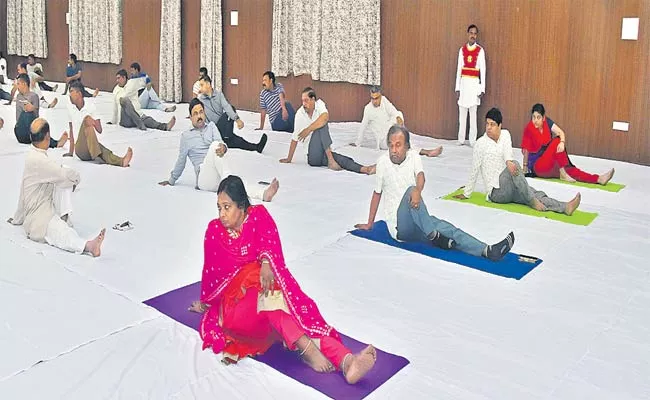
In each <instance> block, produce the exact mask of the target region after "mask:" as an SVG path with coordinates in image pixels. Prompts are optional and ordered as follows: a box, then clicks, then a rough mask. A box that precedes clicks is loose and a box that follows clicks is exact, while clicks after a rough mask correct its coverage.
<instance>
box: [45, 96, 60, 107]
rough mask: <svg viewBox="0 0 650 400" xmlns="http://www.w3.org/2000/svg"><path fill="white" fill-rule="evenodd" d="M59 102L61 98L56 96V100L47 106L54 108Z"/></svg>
mask: <svg viewBox="0 0 650 400" xmlns="http://www.w3.org/2000/svg"><path fill="white" fill-rule="evenodd" d="M58 102H59V99H57V98H54V101H53V102H51V103H50V105H49V106H47V108H54V107H56V104H57V103H58Z"/></svg>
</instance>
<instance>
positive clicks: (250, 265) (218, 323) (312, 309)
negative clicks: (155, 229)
mask: <svg viewBox="0 0 650 400" xmlns="http://www.w3.org/2000/svg"><path fill="white" fill-rule="evenodd" d="M204 257H205V258H204V265H203V276H202V280H201V302H202V303H204V304H207V305H209V308H208V310H207V311H206V312H205V314H204V316H203V319H202V321H201V326H200V329H199V333H200V335H201V338H202V339H203V348H204V349H206V348H208V347H211V348H212V350H213V351H214V352H215V353H220V352H222V351H223V352H224V353H225V354H232V355H236V356H238V357H240V358H241V357H245V356H248V355H257V354H261V353H264V352H265V351H266V350H268V348H269V347H270V346H271V345H272V344H273V343H274V342H275V341H277V340H278V339H281V338H280V336H279V335H278V334H277V332H275V331H274V330H273V329H272V328H273V327H272V326H271V325H270V324H269V323H268V322H267V321H266V320H262V319H260V318H257V307H256V305H257V294H258V293H260V292H261V291H262V288H261V284H260V266H261V260H262V259H268V260H269V262H270V265H271V269H272V270H273V274H274V276H275V287H274V289H275V290H280V291H281V292H282V295H283V297H284V301H285V302H286V308H287V310H288V314H289V315H290V316H291V319H292V320H293V321H292V322H295V325H297V328H298V330H299V331H304V334H306V335H307V336H308V337H310V338H312V339H333V341H336V342H339V343H340V340H341V339H340V336H339V334H338V332H336V330H334V328H332V327H331V326H329V325H328V324H327V322H325V320H324V318H323V317H322V316H321V314H320V312H319V311H318V307H317V306H316V303H315V302H314V301H313V300H312V299H311V298H309V297H308V296H307V295H306V294H305V293H303V291H302V290H301V289H300V286H299V285H298V283H297V282H296V280H295V279H294V277H293V275H291V273H290V272H289V270H288V269H287V267H286V265H285V263H284V256H283V253H282V246H281V243H280V237H279V235H278V230H277V227H276V225H275V222H274V221H273V218H271V215H270V214H269V213H268V211H267V210H266V208H265V207H264V206H262V205H257V206H251V207H249V208H248V215H247V216H246V219H245V220H244V223H243V224H242V227H241V231H240V232H238V233H234V232H232V231H229V230H228V229H226V228H225V227H224V226H223V225H222V223H221V221H220V220H218V219H215V220H213V221H211V222H210V224H209V225H208V228H207V230H206V233H205V242H204ZM279 312H280V311H279ZM281 313H284V311H281ZM285 315H286V313H285ZM231 321H232V322H231ZM230 325H232V326H235V325H236V326H238V327H242V326H243V327H244V329H243V331H246V332H251V334H246V335H245V336H246V337H242V336H241V332H242V329H238V331H237V332H235V331H233V330H231V329H229V326H230ZM290 325H293V324H290ZM295 325H294V326H295ZM294 330H295V329H294ZM238 332H239V333H238ZM326 341H327V342H332V340H326ZM289 345H291V343H289ZM337 345H338V343H337ZM338 346H340V345H338ZM341 351H342V350H341ZM335 365H336V364H335Z"/></svg>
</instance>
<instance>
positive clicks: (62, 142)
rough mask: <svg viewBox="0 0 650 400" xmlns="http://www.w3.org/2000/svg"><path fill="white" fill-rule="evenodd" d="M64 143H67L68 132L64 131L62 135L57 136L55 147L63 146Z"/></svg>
mask: <svg viewBox="0 0 650 400" xmlns="http://www.w3.org/2000/svg"><path fill="white" fill-rule="evenodd" d="M66 143H68V132H65V133H64V134H63V135H61V137H60V138H59V143H58V144H57V145H56V147H63V146H65V144H66Z"/></svg>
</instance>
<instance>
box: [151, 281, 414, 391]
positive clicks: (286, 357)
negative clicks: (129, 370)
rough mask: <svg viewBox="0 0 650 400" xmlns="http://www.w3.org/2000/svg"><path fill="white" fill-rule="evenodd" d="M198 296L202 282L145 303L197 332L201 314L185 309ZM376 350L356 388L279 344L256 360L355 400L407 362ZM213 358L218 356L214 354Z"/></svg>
mask: <svg viewBox="0 0 650 400" xmlns="http://www.w3.org/2000/svg"><path fill="white" fill-rule="evenodd" d="M200 294H201V282H196V283H193V284H191V285H187V286H184V287H182V288H178V289H176V290H172V291H171V292H167V293H164V294H161V295H160V296H157V297H154V298H153V299H149V300H147V301H145V302H144V303H145V304H147V305H148V306H151V307H153V308H155V309H157V310H158V311H160V312H161V313H163V314H165V315H167V316H168V317H170V318H172V319H174V320H176V321H178V322H180V323H181V324H183V325H186V326H188V327H190V328H192V329H195V330H198V329H199V325H200V323H201V315H199V314H197V313H193V312H190V311H188V310H187V307H189V305H190V304H192V301H194V300H197V299H198V298H199V296H200ZM341 340H342V342H343V344H344V345H345V346H346V347H347V348H348V349H350V350H351V351H352V352H355V353H356V352H358V351H360V350H362V349H363V348H364V347H366V345H365V344H364V343H362V342H360V341H358V340H355V339H353V338H351V337H349V336H345V335H343V334H341ZM376 350H377V362H376V363H375V367H374V368H373V369H372V370H371V371H370V372H369V373H368V375H366V376H364V377H363V379H361V380H360V381H359V382H357V384H355V385H348V384H347V382H345V379H344V378H343V375H341V373H331V374H320V373H317V372H314V371H313V370H312V369H311V368H309V367H308V366H307V364H305V363H304V362H302V361H301V360H300V359H299V358H298V357H297V355H296V354H295V353H294V352H291V351H287V350H286V349H285V348H284V347H283V345H282V344H280V343H276V344H275V345H273V346H272V347H271V348H270V349H269V350H268V351H267V352H266V353H264V354H262V355H260V356H257V357H256V358H255V359H256V360H257V361H259V362H262V363H264V364H266V365H268V366H269V367H271V368H274V369H276V370H278V371H279V372H281V373H283V374H284V375H286V376H289V377H291V378H293V379H295V380H296V381H298V382H300V383H302V384H304V385H307V386H310V387H312V388H314V389H316V390H318V391H319V392H321V393H323V394H325V395H326V396H328V397H331V398H333V399H346V400H357V399H363V398H364V397H366V396H368V395H369V394H370V393H372V392H373V391H375V390H376V389H377V388H378V387H379V386H381V385H383V384H384V383H385V382H386V381H387V380H389V379H390V378H391V377H393V376H394V375H395V374H396V373H398V372H399V371H400V370H401V369H402V368H404V367H406V366H407V365H408V363H409V361H408V360H407V359H406V358H404V357H401V356H398V355H395V354H391V353H388V352H385V351H382V350H380V349H376ZM206 351H211V350H206ZM215 357H217V356H216V355H215ZM224 368H226V367H224ZM230 368H236V367H234V366H233V367H230ZM243 384H245V382H244V383H243ZM215 398H219V396H217V395H215Z"/></svg>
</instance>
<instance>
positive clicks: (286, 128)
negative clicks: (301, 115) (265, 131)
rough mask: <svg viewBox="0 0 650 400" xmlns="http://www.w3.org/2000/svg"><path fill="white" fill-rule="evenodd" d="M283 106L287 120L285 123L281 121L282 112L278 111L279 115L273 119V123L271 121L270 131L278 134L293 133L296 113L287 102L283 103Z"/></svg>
mask: <svg viewBox="0 0 650 400" xmlns="http://www.w3.org/2000/svg"><path fill="white" fill-rule="evenodd" d="M284 106H285V107H286V108H287V114H289V118H287V120H286V121H285V120H283V119H282V110H280V113H279V114H278V115H277V116H276V117H275V119H274V120H273V121H271V129H273V130H274V131H279V132H293V121H294V120H295V119H296V112H295V111H294V110H293V106H291V103H289V102H288V101H287V102H285V103H284Z"/></svg>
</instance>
